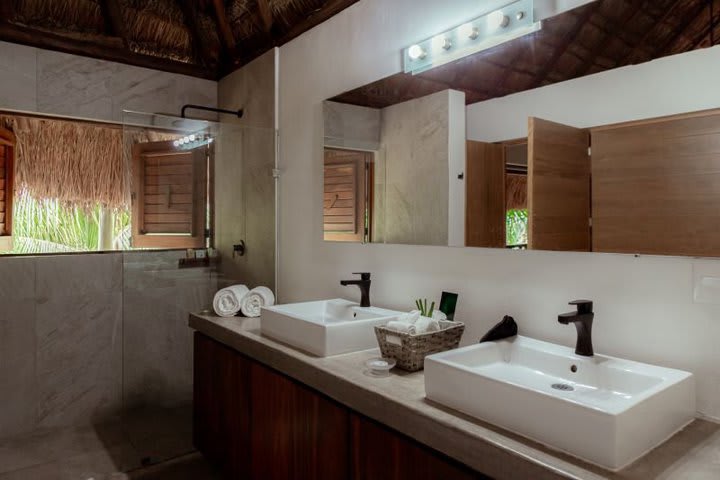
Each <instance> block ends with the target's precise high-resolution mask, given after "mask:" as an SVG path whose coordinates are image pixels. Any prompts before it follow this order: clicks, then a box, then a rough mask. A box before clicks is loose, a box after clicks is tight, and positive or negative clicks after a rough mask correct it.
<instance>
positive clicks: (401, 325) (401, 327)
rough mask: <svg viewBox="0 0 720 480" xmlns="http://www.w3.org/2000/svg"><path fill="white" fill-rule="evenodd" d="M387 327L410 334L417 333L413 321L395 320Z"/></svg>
mask: <svg viewBox="0 0 720 480" xmlns="http://www.w3.org/2000/svg"><path fill="white" fill-rule="evenodd" d="M387 328H388V329H389V330H394V331H396V332H401V333H409V334H410V335H415V325H413V324H412V323H408V322H401V321H399V320H394V321H392V322H388V323H387Z"/></svg>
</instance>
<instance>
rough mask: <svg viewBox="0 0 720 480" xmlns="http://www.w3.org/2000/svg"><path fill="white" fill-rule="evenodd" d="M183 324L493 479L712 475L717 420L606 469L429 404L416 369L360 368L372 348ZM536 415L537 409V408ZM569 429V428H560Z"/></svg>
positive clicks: (718, 463)
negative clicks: (330, 347) (314, 346)
mask: <svg viewBox="0 0 720 480" xmlns="http://www.w3.org/2000/svg"><path fill="white" fill-rule="evenodd" d="M189 324H190V327H191V328H193V329H194V330H196V331H198V332H201V333H203V334H205V335H207V336H209V337H211V338H213V339H215V340H217V341H218V342H221V343H223V344H225V345H227V346H229V347H231V348H233V349H235V350H237V351H238V352H240V353H243V354H244V355H247V356H248V357H250V358H253V359H255V360H257V361H258V362H261V363H263V364H265V365H267V366H269V367H271V368H273V369H275V370H277V371H279V372H282V373H284V374H285V375H288V376H290V377H292V378H295V379H296V380H298V381H299V382H301V383H304V384H305V385H308V386H309V387H311V388H313V389H315V390H317V391H319V392H322V393H323V394H325V395H327V396H328V397H330V398H333V399H334V400H336V401H337V402H339V403H341V404H343V405H346V406H347V407H349V408H350V409H352V410H355V411H357V412H359V413H361V414H363V415H365V416H367V417H369V418H372V419H374V420H377V421H378V422H380V423H383V424H385V425H387V426H389V427H391V428H393V429H395V430H397V431H399V432H402V433H404V434H405V435H407V436H409V437H411V438H413V439H415V440H417V441H419V442H421V443H423V444H425V445H427V446H429V447H431V448H433V449H435V450H438V451H440V452H442V453H444V454H445V455H447V456H449V457H451V458H454V459H456V460H458V461H459V462H461V463H464V464H465V465H468V466H469V467H471V468H473V469H476V470H477V471H479V472H482V473H484V474H486V475H489V476H491V477H493V478H496V479H499V480H502V479H522V480H526V479H529V478H532V479H534V480H541V479H568V478H570V479H583V480H601V479H607V480H648V479H656V478H657V479H663V480H688V479H693V480H717V479H719V478H720V425H718V424H715V423H712V422H708V421H704V420H696V421H695V422H693V423H692V424H690V425H689V426H688V427H687V428H685V429H684V430H683V431H681V432H680V433H678V434H677V435H675V436H674V437H673V438H672V439H670V440H669V441H668V442H666V443H664V444H663V445H661V446H660V447H658V448H656V449H655V450H653V451H652V452H650V453H649V454H648V455H646V456H644V457H643V458H641V459H640V460H638V461H636V462H635V463H634V464H632V465H630V466H629V467H627V468H625V469H623V470H621V471H620V472H617V473H613V472H610V471H607V470H604V469H602V468H599V467H596V466H593V465H590V464H588V463H585V462H583V461H582V460H578V459H576V458H574V457H571V456H569V455H566V454H563V453H559V452H557V451H554V450H551V449H549V448H548V447H545V446H543V445H540V444H538V443H536V442H533V441H532V440H528V439H525V438H523V437H521V436H519V435H515V434H512V433H510V432H507V431H505V430H502V429H500V428H498V427H495V426H492V425H490V424H487V423H484V422H482V421H479V420H476V419H474V418H472V417H469V416H466V415H463V414H461V413H459V412H456V411H453V410H451V409H448V408H445V407H442V406H440V405H438V404H435V403H432V402H430V401H429V400H427V399H426V398H425V384H424V376H423V372H422V371H420V372H416V373H407V372H403V371H402V370H397V369H395V370H393V371H392V375H391V376H389V377H386V378H374V377H369V376H367V375H365V374H364V373H363V370H364V368H363V364H364V362H365V360H367V359H369V358H371V357H374V356H377V355H378V354H379V351H378V350H377V349H375V350H366V351H362V352H356V353H350V354H346V355H338V356H334V357H326V358H318V357H314V356H312V355H310V354H307V353H304V352H301V351H299V350H296V349H294V348H292V347H290V346H287V345H285V344H282V343H279V342H277V341H274V340H272V339H270V338H268V337H264V336H263V335H262V334H261V333H260V319H257V318H254V319H251V318H242V317H231V318H221V317H217V316H215V315H214V314H208V315H205V314H193V315H190V322H189ZM538 413H539V414H541V412H538ZM568 431H569V433H570V434H572V425H568Z"/></svg>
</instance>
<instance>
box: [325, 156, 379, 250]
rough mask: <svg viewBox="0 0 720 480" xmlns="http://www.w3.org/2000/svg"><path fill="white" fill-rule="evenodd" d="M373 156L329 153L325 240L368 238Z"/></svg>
mask: <svg viewBox="0 0 720 480" xmlns="http://www.w3.org/2000/svg"><path fill="white" fill-rule="evenodd" d="M370 159H371V154H370V153H366V152H356V151H350V150H335V149H329V148H328V149H325V175H324V198H323V228H324V232H325V240H333V241H341V242H343V241H344V242H362V241H363V240H364V238H365V215H366V212H367V205H366V185H365V183H366V182H365V179H366V165H367V164H368V162H369V161H370Z"/></svg>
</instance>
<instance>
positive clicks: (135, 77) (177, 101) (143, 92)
mask: <svg viewBox="0 0 720 480" xmlns="http://www.w3.org/2000/svg"><path fill="white" fill-rule="evenodd" d="M110 91H111V92H112V98H113V114H112V116H113V120H115V121H122V120H123V110H134V111H140V112H152V113H162V114H166V115H176V116H179V115H180V110H181V108H182V106H183V105H185V104H195V105H206V106H215V105H217V82H214V81H212V80H204V79H201V78H194V77H188V76H184V75H177V74H173V73H167V72H160V71H157V70H150V69H147V68H140V67H134V66H131V65H121V66H120V68H119V71H118V74H117V75H116V76H115V77H114V78H113V79H112V80H111V82H110ZM192 116H194V117H201V118H207V119H208V120H217V116H216V115H215V114H209V116H206V115H204V113H203V112H200V111H193V112H192Z"/></svg>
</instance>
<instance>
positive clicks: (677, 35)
mask: <svg viewBox="0 0 720 480" xmlns="http://www.w3.org/2000/svg"><path fill="white" fill-rule="evenodd" d="M708 8H709V5H708V4H707V3H705V2H700V3H698V5H697V6H696V7H695V8H694V9H692V10H691V11H690V13H689V14H687V15H685V17H684V18H683V20H682V23H680V24H679V25H676V26H675V27H674V28H673V34H672V35H670V37H669V38H668V39H667V41H665V42H663V43H661V44H660V45H658V46H657V47H656V48H655V49H654V50H653V51H652V53H651V54H650V58H649V59H648V60H653V59H655V58H658V57H662V56H665V55H667V54H668V53H669V50H668V49H669V48H670V47H672V46H673V45H675V44H676V43H677V42H678V40H680V39H681V38H682V37H684V36H685V31H686V30H687V29H688V27H689V26H690V25H692V24H693V23H694V22H695V21H696V20H697V19H698V17H700V16H701V15H703V14H704V13H705V10H707V9H708Z"/></svg>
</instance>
